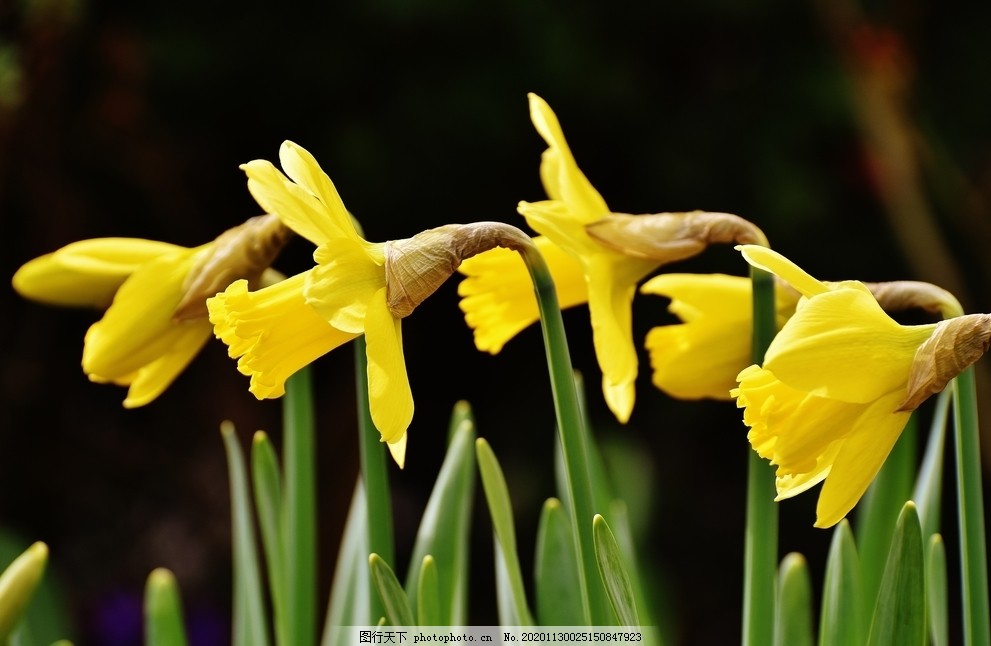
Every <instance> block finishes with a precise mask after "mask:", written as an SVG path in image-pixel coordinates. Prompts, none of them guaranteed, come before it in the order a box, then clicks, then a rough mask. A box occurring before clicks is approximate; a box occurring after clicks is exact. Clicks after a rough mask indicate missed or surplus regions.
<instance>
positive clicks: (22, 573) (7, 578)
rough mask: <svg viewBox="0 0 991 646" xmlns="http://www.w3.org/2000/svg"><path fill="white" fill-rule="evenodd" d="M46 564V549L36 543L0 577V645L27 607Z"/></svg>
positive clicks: (45, 546)
mask: <svg viewBox="0 0 991 646" xmlns="http://www.w3.org/2000/svg"><path fill="white" fill-rule="evenodd" d="M47 564H48V546H47V545H45V544H44V543H41V542H37V543H34V544H33V545H31V547H29V548H27V549H26V550H24V552H23V553H21V555H20V556H18V557H17V558H16V559H14V561H13V562H12V563H11V564H10V565H8V566H7V568H6V569H5V570H4V571H3V573H2V574H0V644H5V643H6V642H7V638H8V637H9V636H10V634H11V633H12V632H13V631H14V628H15V627H16V626H17V623H18V622H19V621H20V619H21V616H22V615H23V613H24V610H25V609H26V608H27V607H28V604H29V603H30V602H31V599H32V597H34V593H35V591H36V590H37V589H38V584H39V583H41V577H42V576H43V575H44V573H45V566H46V565H47Z"/></svg>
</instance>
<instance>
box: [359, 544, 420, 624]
mask: <svg viewBox="0 0 991 646" xmlns="http://www.w3.org/2000/svg"><path fill="white" fill-rule="evenodd" d="M368 565H369V567H371V569H372V583H374V584H375V590H376V591H377V592H378V594H379V598H380V599H381V600H382V605H383V606H384V607H385V617H386V619H387V620H388V621H389V623H390V624H392V625H393V626H415V625H416V621H415V620H414V619H413V610H412V609H411V608H410V606H409V598H408V597H407V596H406V591H405V590H403V586H401V585H399V579H397V578H396V575H395V573H394V572H393V571H392V568H391V567H389V564H388V563H386V562H385V561H384V560H382V558H381V557H379V555H378V554H372V555H371V556H369V557H368Z"/></svg>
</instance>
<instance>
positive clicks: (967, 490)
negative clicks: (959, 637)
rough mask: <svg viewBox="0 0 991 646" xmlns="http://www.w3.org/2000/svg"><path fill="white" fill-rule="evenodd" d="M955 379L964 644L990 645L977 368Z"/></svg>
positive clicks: (972, 645) (967, 370)
mask: <svg viewBox="0 0 991 646" xmlns="http://www.w3.org/2000/svg"><path fill="white" fill-rule="evenodd" d="M953 382H954V395H955V397H954V398H953V404H954V406H953V412H954V421H955V423H954V426H955V434H956V442H955V445H956V446H955V450H956V467H957V469H956V472H957V516H958V518H959V522H960V569H961V572H960V576H961V579H962V584H963V624H964V644H966V645H967V646H988V645H989V644H991V628H989V620H988V557H987V547H986V543H985V534H984V501H983V495H982V493H981V457H980V456H981V447H980V439H979V437H978V432H979V429H978V425H977V388H976V385H975V381H974V368H973V367H970V368H967V369H966V370H964V371H963V372H962V373H960V375H959V376H958V377H957V378H956V379H954V380H953Z"/></svg>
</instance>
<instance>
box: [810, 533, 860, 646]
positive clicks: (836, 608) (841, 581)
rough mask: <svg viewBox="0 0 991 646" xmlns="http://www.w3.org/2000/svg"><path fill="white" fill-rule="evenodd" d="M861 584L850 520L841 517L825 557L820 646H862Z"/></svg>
mask: <svg viewBox="0 0 991 646" xmlns="http://www.w3.org/2000/svg"><path fill="white" fill-rule="evenodd" d="M863 594H864V592H863V584H862V582H861V575H860V560H859V559H858V558H857V545H856V543H855V542H854V540H853V532H851V531H850V523H849V522H848V521H847V520H846V519H843V520H841V521H840V523H839V524H838V525H837V526H836V528H835V529H834V530H833V540H832V542H831V543H830V546H829V557H828V558H827V559H826V576H825V581H824V583H823V586H822V610H821V612H820V613H819V615H820V619H819V646H861V645H862V644H863V643H864V638H865V637H866V632H867V631H866V626H865V625H864V603H863Z"/></svg>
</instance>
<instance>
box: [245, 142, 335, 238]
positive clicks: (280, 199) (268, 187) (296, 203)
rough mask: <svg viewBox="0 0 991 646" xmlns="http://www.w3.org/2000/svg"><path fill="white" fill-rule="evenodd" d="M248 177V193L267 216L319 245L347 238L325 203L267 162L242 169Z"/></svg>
mask: <svg viewBox="0 0 991 646" xmlns="http://www.w3.org/2000/svg"><path fill="white" fill-rule="evenodd" d="M241 170H243V171H244V172H245V174H247V176H248V190H249V191H250V192H251V195H252V196H253V197H254V198H255V201H256V202H258V204H259V206H261V207H262V208H263V209H264V210H265V212H266V213H272V214H274V215H276V216H278V218H279V219H280V220H282V222H283V224H285V225H286V226H287V227H289V228H290V229H292V230H293V231H295V232H296V233H298V234H299V235H301V236H303V237H304V238H306V239H307V240H309V241H310V242H312V243H313V244H316V245H320V244H323V243H324V242H326V241H328V240H330V239H331V238H336V237H342V236H345V233H344V232H343V230H342V229H341V228H340V226H339V225H338V223H337V222H336V221H335V220H334V219H333V218H332V217H331V216H330V214H329V211H328V209H327V207H326V206H324V204H323V202H321V201H320V200H319V199H317V198H316V196H314V195H313V194H312V193H310V192H309V191H307V190H306V189H304V188H303V187H301V186H297V185H296V184H294V183H293V182H291V181H289V179H288V178H287V177H286V176H285V175H283V174H282V173H281V172H279V170H278V169H277V168H276V167H275V166H273V165H272V163H271V162H269V161H265V160H263V159H256V160H254V161H250V162H248V163H247V164H242V165H241Z"/></svg>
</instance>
